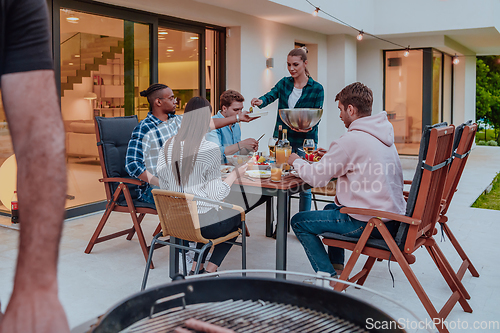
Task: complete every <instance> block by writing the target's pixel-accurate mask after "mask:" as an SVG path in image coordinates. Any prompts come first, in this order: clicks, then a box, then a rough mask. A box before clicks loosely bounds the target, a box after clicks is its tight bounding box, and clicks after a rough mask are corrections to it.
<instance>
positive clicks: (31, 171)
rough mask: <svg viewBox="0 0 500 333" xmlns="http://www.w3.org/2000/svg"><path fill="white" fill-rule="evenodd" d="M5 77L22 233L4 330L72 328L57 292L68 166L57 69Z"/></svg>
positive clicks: (1, 329)
mask: <svg viewBox="0 0 500 333" xmlns="http://www.w3.org/2000/svg"><path fill="white" fill-rule="evenodd" d="M1 80H2V82H1V87H2V97H3V103H4V108H5V113H6V116H7V121H8V123H9V129H10V133H11V136H12V142H13V146H14V152H15V154H16V158H17V166H18V167H17V189H18V199H19V216H20V221H21V232H20V242H19V254H18V258H17V267H16V276H15V278H14V290H13V293H12V296H11V298H10V302H9V304H8V306H7V310H6V312H5V315H4V316H3V319H2V321H1V322H0V332H4V333H7V332H9V333H11V332H23V333H26V332H37V333H38V332H43V333H45V332H46V333H49V332H69V326H68V321H67V319H66V315H65V313H64V309H63V307H62V305H61V303H60V301H59V298H58V295H57V292H58V289H57V260H58V254H59V240H60V238H61V229H62V222H63V218H64V203H65V196H66V164H65V150H64V129H63V123H62V118H61V112H60V107H59V102H58V98H57V91H56V85H55V80H54V72H53V71H52V70H36V71H30V72H21V73H13V74H5V75H3V76H2V78H1Z"/></svg>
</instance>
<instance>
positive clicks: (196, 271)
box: [194, 241, 212, 275]
mask: <svg viewBox="0 0 500 333" xmlns="http://www.w3.org/2000/svg"><path fill="white" fill-rule="evenodd" d="M211 247H212V242H211V241H210V242H208V243H207V244H205V245H203V247H202V248H201V250H200V254H199V255H198V261H197V262H196V267H195V269H194V274H195V275H196V274H198V273H199V272H200V266H201V259H202V258H203V254H205V251H206V250H207V249H209V248H211Z"/></svg>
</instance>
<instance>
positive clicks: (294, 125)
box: [278, 108, 323, 131]
mask: <svg viewBox="0 0 500 333" xmlns="http://www.w3.org/2000/svg"><path fill="white" fill-rule="evenodd" d="M278 112H279V115H280V118H281V120H283V122H284V123H285V124H286V125H287V126H288V127H290V128H291V129H293V130H295V131H304V130H308V129H311V128H312V127H314V126H315V125H316V124H317V123H318V122H319V121H320V119H321V116H322V115H323V109H305V108H297V109H279V110H278Z"/></svg>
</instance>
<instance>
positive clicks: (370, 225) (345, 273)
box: [334, 223, 373, 291]
mask: <svg viewBox="0 0 500 333" xmlns="http://www.w3.org/2000/svg"><path fill="white" fill-rule="evenodd" d="M372 231H373V223H367V225H366V228H365V230H364V231H363V233H362V234H361V236H360V237H359V240H358V243H357V244H356V247H355V248H354V250H353V251H352V254H351V256H350V257H349V260H348V261H347V265H345V267H344V270H343V271H342V274H340V280H344V281H350V282H351V280H352V279H351V280H349V274H351V272H352V270H353V268H354V265H355V264H356V262H357V261H358V259H359V256H360V255H361V252H362V251H363V248H364V247H365V244H366V242H367V241H368V238H369V237H370V235H371V233H372ZM359 275H360V274H356V277H355V278H354V277H353V279H354V280H357V279H359V277H358V276H359ZM347 287H348V285H346V284H343V283H340V282H337V284H336V285H335V287H334V290H336V291H342V290H344V289H346V288H347Z"/></svg>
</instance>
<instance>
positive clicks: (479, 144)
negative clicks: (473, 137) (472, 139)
mask: <svg viewBox="0 0 500 333" xmlns="http://www.w3.org/2000/svg"><path fill="white" fill-rule="evenodd" d="M477 145H478V146H486V141H484V140H479V141H478V142H477Z"/></svg>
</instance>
